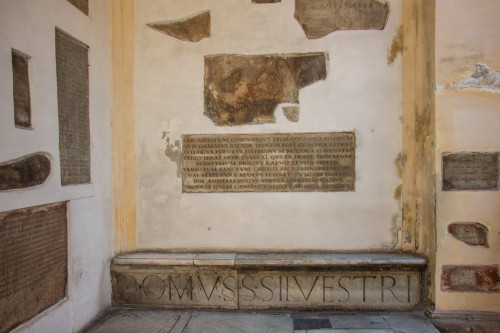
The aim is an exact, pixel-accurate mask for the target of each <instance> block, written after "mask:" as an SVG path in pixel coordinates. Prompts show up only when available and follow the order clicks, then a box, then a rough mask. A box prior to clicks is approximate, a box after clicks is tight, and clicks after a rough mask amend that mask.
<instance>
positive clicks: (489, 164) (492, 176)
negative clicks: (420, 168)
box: [442, 152, 499, 191]
mask: <svg viewBox="0 0 500 333" xmlns="http://www.w3.org/2000/svg"><path fill="white" fill-rule="evenodd" d="M498 155H499V153H480V152H465V153H443V155H442V162H443V165H442V177H443V185H442V189H443V191H485V190H498V176H499V166H498V162H499V158H498Z"/></svg>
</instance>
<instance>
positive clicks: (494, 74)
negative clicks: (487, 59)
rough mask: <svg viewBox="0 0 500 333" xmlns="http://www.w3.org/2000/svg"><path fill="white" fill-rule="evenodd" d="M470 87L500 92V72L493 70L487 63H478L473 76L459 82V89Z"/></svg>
mask: <svg viewBox="0 0 500 333" xmlns="http://www.w3.org/2000/svg"><path fill="white" fill-rule="evenodd" d="M470 88H475V89H479V90H482V91H488V92H492V93H495V94H500V72H498V71H493V70H491V69H490V68H489V67H488V66H487V65H486V64H482V63H477V64H476V72H475V73H474V74H472V77H471V78H470V79H467V80H461V81H460V83H459V84H458V89H470Z"/></svg>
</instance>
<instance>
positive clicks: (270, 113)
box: [204, 52, 328, 126]
mask: <svg viewBox="0 0 500 333" xmlns="http://www.w3.org/2000/svg"><path fill="white" fill-rule="evenodd" d="M327 59H328V55H327V53H323V52H316V53H304V54H274V55H273V54H270V55H231V54H222V55H210V56H206V57H205V82H204V84H205V88H204V94H205V112H204V114H205V116H207V117H208V118H210V119H211V120H212V121H213V122H214V123H215V124H216V125H219V126H227V125H229V126H234V125H243V124H262V123H273V122H275V115H274V112H275V109H276V107H277V106H278V105H279V104H280V103H299V89H301V88H304V87H306V86H308V85H310V84H312V83H314V82H316V81H319V80H324V79H325V78H326V75H327V67H326V63H327Z"/></svg>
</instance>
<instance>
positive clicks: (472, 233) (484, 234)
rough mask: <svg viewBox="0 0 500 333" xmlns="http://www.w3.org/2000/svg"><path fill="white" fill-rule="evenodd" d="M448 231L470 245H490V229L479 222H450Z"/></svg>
mask: <svg viewBox="0 0 500 333" xmlns="http://www.w3.org/2000/svg"><path fill="white" fill-rule="evenodd" d="M448 233H449V234H450V235H452V236H453V238H455V239H458V240H459V241H462V242H464V243H465V244H467V245H470V246H484V247H488V246H489V245H488V234H489V230H488V228H487V227H486V226H484V225H483V224H481V223H477V222H468V223H465V222H462V223H458V222H457V223H450V224H448Z"/></svg>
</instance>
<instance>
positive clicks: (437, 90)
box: [434, 84, 444, 93]
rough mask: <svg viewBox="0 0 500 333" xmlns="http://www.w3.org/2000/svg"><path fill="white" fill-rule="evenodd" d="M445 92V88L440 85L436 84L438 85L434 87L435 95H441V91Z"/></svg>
mask: <svg viewBox="0 0 500 333" xmlns="http://www.w3.org/2000/svg"><path fill="white" fill-rule="evenodd" d="M443 90H444V87H443V86H441V85H439V84H436V85H435V86H434V92H435V93H440V92H441V91H443Z"/></svg>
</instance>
